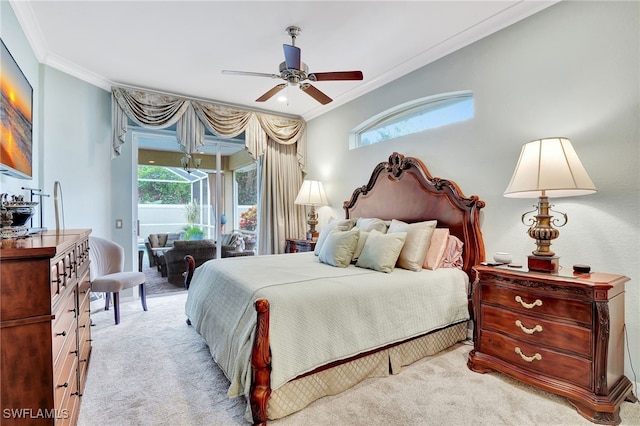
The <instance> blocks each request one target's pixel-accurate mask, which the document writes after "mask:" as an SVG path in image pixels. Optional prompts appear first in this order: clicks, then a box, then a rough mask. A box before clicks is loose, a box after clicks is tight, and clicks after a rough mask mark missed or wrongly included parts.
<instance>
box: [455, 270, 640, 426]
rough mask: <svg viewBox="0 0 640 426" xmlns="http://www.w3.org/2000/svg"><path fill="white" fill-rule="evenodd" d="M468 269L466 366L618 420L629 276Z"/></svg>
mask: <svg viewBox="0 0 640 426" xmlns="http://www.w3.org/2000/svg"><path fill="white" fill-rule="evenodd" d="M474 269H475V272H476V280H475V282H474V283H473V288H472V297H473V317H474V349H473V350H472V351H471V352H470V354H469V360H468V362H467V366H468V367H469V368H470V369H471V370H473V371H476V372H479V373H487V372H491V371H494V370H495V371H499V372H501V373H504V374H507V375H509V376H511V377H513V378H515V379H518V380H520V381H522V382H525V383H528V384H530V385H533V386H537V387H539V388H541V389H544V390H547V391H550V392H553V393H556V394H558V395H561V396H564V397H566V398H567V399H568V400H569V402H570V403H571V404H572V405H573V406H574V407H575V408H576V410H577V411H578V412H579V413H580V414H581V415H582V416H584V417H585V418H587V419H588V420H590V421H592V422H594V423H599V424H613V425H616V424H619V423H620V414H619V413H620V404H622V402H623V401H624V400H625V398H629V399H633V398H635V397H634V396H633V394H632V385H631V382H630V381H629V379H628V378H627V377H625V376H624V286H625V282H627V281H628V280H629V278H627V277H625V276H621V275H613V274H603V273H574V274H573V275H571V276H561V275H560V274H550V273H535V272H528V271H521V270H515V269H513V268H509V267H490V266H476V267H475V268H474Z"/></svg>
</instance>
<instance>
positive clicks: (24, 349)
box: [0, 229, 91, 425]
mask: <svg viewBox="0 0 640 426" xmlns="http://www.w3.org/2000/svg"><path fill="white" fill-rule="evenodd" d="M90 232H91V231H90V230H88V229H78V230H63V231H60V232H56V231H45V232H42V233H38V234H34V235H31V236H29V237H28V238H22V239H4V240H2V246H1V248H0V276H1V277H2V285H1V286H0V359H1V365H0V416H1V418H2V420H1V421H0V423H2V424H3V425H14V424H15V425H31V424H38V425H54V424H55V425H66V424H70V425H74V424H76V422H77V418H78V413H79V409H80V400H81V397H82V393H83V391H84V384H85V381H86V377H87V367H88V363H89V357H90V355H91V318H90V304H89V295H90V289H89V263H90V262H89V234H90Z"/></svg>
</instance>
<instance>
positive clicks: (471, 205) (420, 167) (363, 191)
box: [185, 152, 485, 424]
mask: <svg viewBox="0 0 640 426" xmlns="http://www.w3.org/2000/svg"><path fill="white" fill-rule="evenodd" d="M484 206H485V203H484V202H483V201H481V200H480V199H479V198H478V197H477V196H475V195H474V196H471V197H470V198H466V197H465V196H464V195H463V193H462V191H461V190H460V188H459V187H458V185H457V184H456V183H455V182H453V181H450V180H446V179H440V178H437V177H436V178H434V177H432V176H431V175H430V174H429V171H428V170H427V168H426V167H425V165H424V164H423V163H422V162H421V161H420V160H419V159H417V158H413V157H405V156H404V155H402V154H399V153H397V152H394V153H393V154H391V156H389V160H388V161H385V162H381V163H379V164H378V165H377V166H376V167H375V168H374V170H373V173H372V175H371V178H370V179H369V182H368V183H367V184H366V185H364V186H362V187H359V188H357V189H356V190H355V191H353V194H352V196H351V199H350V200H348V201H345V202H344V205H343V207H344V210H345V216H346V218H347V219H349V218H357V217H375V218H379V219H383V220H391V219H397V220H402V221H404V222H408V223H411V222H421V221H425V220H434V219H435V220H437V221H438V225H437V226H438V227H440V228H449V230H450V233H451V234H452V235H455V236H456V237H458V238H460V240H461V241H462V242H463V243H464V246H463V261H464V266H463V269H464V271H465V272H466V273H467V274H468V275H469V279H470V282H473V279H474V277H473V276H472V269H471V268H472V267H473V266H474V265H476V264H478V263H480V262H482V261H484V259H485V252H484V242H483V240H482V233H481V232H480V220H479V214H480V209H481V208H483V207H484ZM185 260H186V261H187V265H188V270H187V275H186V278H185V287H186V288H189V284H190V282H191V278H192V276H193V270H194V268H195V263H194V262H193V259H192V258H190V256H187V257H186V258H185ZM255 309H256V313H257V326H256V332H255V339H254V344H253V348H252V353H251V367H252V380H251V391H250V398H249V403H250V406H251V413H252V417H253V422H254V424H266V422H267V403H268V401H269V397H270V395H271V386H270V383H271V352H270V349H269V301H268V300H266V299H258V300H256V302H255ZM470 312H472V311H471V309H470ZM187 322H189V321H188V320H187ZM409 340H411V339H409ZM403 343H405V341H403V342H398V343H394V344H392V345H388V346H386V347H384V348H380V349H378V350H383V349H388V348H390V347H392V346H397V345H400V344H403ZM372 352H375V351H371V352H368V353H366V354H361V355H360V356H364V355H368V354H371V353H372ZM353 359H354V358H350V359H346V360H342V361H337V362H334V363H331V364H330V365H328V366H322V367H319V368H318V369H316V370H314V371H312V372H310V373H306V374H304V375H303V376H307V375H309V374H314V373H316V372H318V371H322V370H326V369H327V368H330V367H334V366H336V365H340V364H344V363H346V362H349V361H352V360H353ZM301 377H302V376H301ZM298 378H299V377H298ZM298 378H295V379H293V380H297V379H298Z"/></svg>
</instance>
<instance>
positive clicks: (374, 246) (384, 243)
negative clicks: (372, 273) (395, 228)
mask: <svg viewBox="0 0 640 426" xmlns="http://www.w3.org/2000/svg"><path fill="white" fill-rule="evenodd" d="M406 238H407V233H406V232H396V233H394V234H383V233H382V232H380V231H376V230H373V231H371V232H370V233H369V237H368V238H367V242H366V243H364V247H363V249H362V253H360V257H358V261H357V262H356V266H359V267H361V268H368V269H373V270H376V271H380V272H392V271H393V268H394V267H395V266H396V261H397V260H398V256H400V251H402V246H403V245H404V241H405V240H406Z"/></svg>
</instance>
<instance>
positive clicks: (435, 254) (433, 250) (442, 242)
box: [422, 228, 449, 269]
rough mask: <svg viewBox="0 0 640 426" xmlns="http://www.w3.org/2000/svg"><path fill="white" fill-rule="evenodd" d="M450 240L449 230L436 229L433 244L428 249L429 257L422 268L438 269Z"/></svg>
mask: <svg viewBox="0 0 640 426" xmlns="http://www.w3.org/2000/svg"><path fill="white" fill-rule="evenodd" d="M448 239H449V229H447V228H436V229H435V230H434V231H433V234H432V235H431V243H430V244H429V248H428V249H427V256H426V257H425V259H424V263H423V264H422V267H423V268H425V269H438V266H440V262H442V256H443V255H444V251H445V249H446V248H447V241H448Z"/></svg>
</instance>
